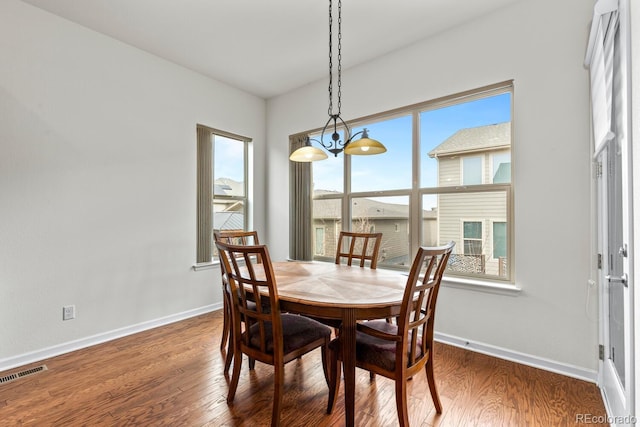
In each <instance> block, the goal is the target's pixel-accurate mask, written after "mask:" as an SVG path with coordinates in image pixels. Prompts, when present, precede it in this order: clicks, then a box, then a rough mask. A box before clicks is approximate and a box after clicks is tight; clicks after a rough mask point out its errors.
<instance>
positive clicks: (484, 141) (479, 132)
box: [429, 122, 511, 158]
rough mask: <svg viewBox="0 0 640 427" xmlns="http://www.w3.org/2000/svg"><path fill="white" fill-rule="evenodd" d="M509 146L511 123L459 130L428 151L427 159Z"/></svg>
mask: <svg viewBox="0 0 640 427" xmlns="http://www.w3.org/2000/svg"><path fill="white" fill-rule="evenodd" d="M510 146H511V122H504V123H496V124H492V125H487V126H478V127H473V128H466V129H460V130H459V131H457V132H456V133H454V134H453V135H451V136H450V137H449V138H447V139H445V140H444V142H442V143H441V144H440V145H438V146H437V147H436V148H434V149H433V150H431V151H429V157H431V158H437V157H441V156H449V155H452V154H463V153H470V152H476V151H486V150H490V149H491V150H496V149H500V148H509V147H510Z"/></svg>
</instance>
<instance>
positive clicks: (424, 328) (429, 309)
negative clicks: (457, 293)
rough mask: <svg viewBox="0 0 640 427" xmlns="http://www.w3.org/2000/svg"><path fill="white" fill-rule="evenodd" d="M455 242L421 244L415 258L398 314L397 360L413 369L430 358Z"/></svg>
mask: <svg viewBox="0 0 640 427" xmlns="http://www.w3.org/2000/svg"><path fill="white" fill-rule="evenodd" d="M454 246H455V243H454V242H450V243H449V244H447V245H444V246H437V247H430V248H427V247H421V248H419V249H418V253H417V254H416V257H415V258H414V261H413V264H412V266H411V272H410V273H409V278H408V279H407V285H406V288H405V292H404V297H403V302H402V310H401V312H400V316H399V317H398V335H399V338H400V337H401V338H402V339H401V342H402V345H401V346H400V345H399V346H398V348H397V351H396V354H397V357H398V359H396V360H404V363H402V366H404V367H406V368H410V367H411V366H413V365H414V364H416V363H418V362H419V361H420V360H421V359H422V358H424V357H428V356H429V352H430V350H431V346H432V343H433V325H434V320H435V308H436V301H437V297H438V292H439V290H440V283H441V281H442V275H443V274H444V270H445V268H446V266H447V261H448V259H449V255H450V254H451V252H452V250H453V247H454Z"/></svg>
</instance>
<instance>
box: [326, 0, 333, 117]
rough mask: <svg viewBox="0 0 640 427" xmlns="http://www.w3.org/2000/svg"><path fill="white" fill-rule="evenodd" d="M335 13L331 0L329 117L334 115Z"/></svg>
mask: <svg viewBox="0 0 640 427" xmlns="http://www.w3.org/2000/svg"><path fill="white" fill-rule="evenodd" d="M332 28H333V13H332V7H331V0H329V109H328V110H327V113H328V114H329V117H331V116H332V115H333V52H332V50H331V47H332V46H333V32H332Z"/></svg>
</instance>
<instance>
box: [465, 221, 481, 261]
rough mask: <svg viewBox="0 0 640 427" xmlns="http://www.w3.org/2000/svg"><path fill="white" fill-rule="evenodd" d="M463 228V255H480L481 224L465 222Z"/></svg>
mask: <svg viewBox="0 0 640 427" xmlns="http://www.w3.org/2000/svg"><path fill="white" fill-rule="evenodd" d="M463 228H464V231H463V233H464V254H465V255H482V222H480V221H465V222H464V225H463Z"/></svg>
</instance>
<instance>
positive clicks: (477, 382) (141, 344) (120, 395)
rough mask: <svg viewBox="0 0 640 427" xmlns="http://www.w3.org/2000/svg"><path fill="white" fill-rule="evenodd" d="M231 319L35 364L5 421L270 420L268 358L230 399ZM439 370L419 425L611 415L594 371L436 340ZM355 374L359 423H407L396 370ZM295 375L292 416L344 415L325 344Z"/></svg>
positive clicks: (11, 390) (416, 416) (542, 422)
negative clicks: (227, 328)
mask: <svg viewBox="0 0 640 427" xmlns="http://www.w3.org/2000/svg"><path fill="white" fill-rule="evenodd" d="M221 331H222V313H221V312H219V311H218V312H214V313H210V314H206V315H202V316H198V317H195V318H192V319H188V320H185V321H182V322H178V323H174V324H172V325H168V326H164V327H161V328H156V329H153V330H150V331H146V332H142V333H139V334H136V335H132V336H129V337H125V338H121V339H118V340H114V341H111V342H108V343H105V344H101V345H97V346H94V347H91V348H88V349H84V350H80V351H76V352H73V353H70V354H66V355H62V356H58V357H55V358H52V359H48V360H45V361H42V362H40V363H37V364H34V365H33V366H38V365H42V364H45V365H46V366H47V368H48V369H47V370H46V371H42V372H39V373H36V374H34V375H30V376H25V377H22V378H19V379H17V380H15V381H9V382H5V383H0V425H2V426H4V425H7V426H20V425H29V426H84V425H86V426H127V425H135V426H163V425H168V426H263V425H269V423H270V416H271V397H272V392H273V388H272V368H271V367H270V366H266V365H262V364H260V363H257V364H256V369H255V371H253V372H250V371H249V369H248V364H247V362H246V360H245V362H244V365H243V369H242V377H241V378H240V384H239V386H238V392H237V394H236V398H235V402H234V403H233V405H227V402H226V395H227V387H228V386H227V384H228V381H229V378H226V377H225V376H224V375H223V374H222V370H223V365H224V355H223V354H221V352H220V350H219V343H220V334H221ZM31 367H32V366H25V367H22V368H20V369H14V370H12V371H7V372H3V373H0V377H5V376H6V375H9V374H12V373H14V372H19V371H23V370H25V369H28V368H31ZM435 376H436V382H437V384H438V388H439V391H440V397H441V399H442V404H443V408H444V409H443V413H442V414H441V415H439V416H438V415H437V414H436V413H435V410H434V408H433V404H432V401H431V397H430V396H429V388H428V385H427V381H426V376H423V375H419V376H417V377H415V378H414V379H413V380H412V381H410V382H409V387H408V393H409V395H410V402H409V412H410V421H411V425H412V426H421V427H426V426H465V427H466V426H491V427H495V426H509V427H511V426H543V427H551V426H572V425H579V424H580V423H576V420H577V419H576V416H577V415H579V414H589V415H590V416H593V417H602V419H604V418H606V413H605V409H604V405H603V403H602V399H601V396H600V392H599V390H598V388H597V387H596V386H595V385H594V384H592V383H588V382H584V381H579V380H575V379H572V378H568V377H565V376H562V375H558V374H554V373H550V372H547V371H543V370H539V369H535V368H531V367H527V366H523V365H518V364H515V363H512V362H508V361H505V360H501V359H496V358H493V357H490V356H485V355H482V354H478V353H473V352H470V351H467V350H464V349H460V348H457V347H452V346H448V345H444V344H440V343H437V344H436V346H435ZM356 381H357V384H356V424H357V425H358V426H371V427H378V426H395V425H397V418H396V409H395V391H394V384H393V382H392V381H390V380H387V379H386V378H382V377H377V378H376V379H375V380H374V381H373V382H371V381H370V380H369V374H368V373H367V372H364V371H358V373H357V380H356ZM285 382H286V388H285V393H284V400H283V404H284V405H283V410H282V424H283V425H284V426H292V427H295V426H308V425H313V426H314V427H322V426H341V425H343V424H344V421H343V420H344V402H343V395H342V392H341V393H340V395H339V396H338V404H337V405H336V409H335V411H334V413H333V414H332V415H326V414H325V408H326V403H327V394H328V389H327V385H326V383H325V380H324V376H323V373H322V365H321V360H320V351H319V350H316V351H314V352H313V353H310V354H308V355H306V356H304V357H303V358H302V359H299V360H295V361H293V362H291V363H289V364H288V365H287V370H286V372H285ZM342 388H343V387H341V390H342ZM590 425H608V424H606V423H602V424H590Z"/></svg>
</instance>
